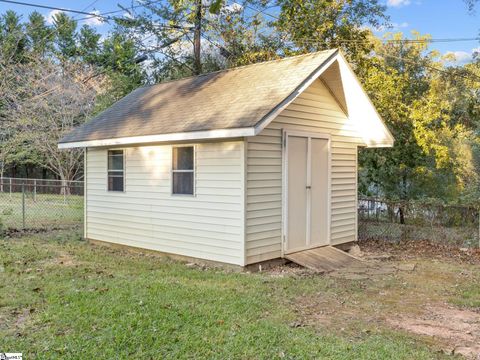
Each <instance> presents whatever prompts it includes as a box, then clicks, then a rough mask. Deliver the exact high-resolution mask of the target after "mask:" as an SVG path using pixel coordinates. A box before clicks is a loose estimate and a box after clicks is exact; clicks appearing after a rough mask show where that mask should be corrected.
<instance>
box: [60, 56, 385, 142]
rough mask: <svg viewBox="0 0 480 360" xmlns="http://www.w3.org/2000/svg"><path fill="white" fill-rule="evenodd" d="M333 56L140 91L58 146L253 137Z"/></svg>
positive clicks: (252, 67)
mask: <svg viewBox="0 0 480 360" xmlns="http://www.w3.org/2000/svg"><path fill="white" fill-rule="evenodd" d="M337 55H338V50H327V51H320V52H316V53H311V54H306V55H300V56H294V57H290V58H285V59H281V60H273V61H267V62H263V63H258V64H253V65H247V66H242V67H238V68H234V69H228V70H223V71H217V72H213V73H209V74H204V75H200V76H195V77H189V78H185V79H181V80H176V81H169V82H165V83H160V84H157V85H152V86H146V87H141V88H138V89H136V90H134V91H133V92H131V93H130V94H128V95H127V96H125V97H124V98H122V99H121V100H120V101H118V102H117V103H115V104H114V105H113V106H111V107H110V108H108V109H107V110H105V111H103V112H102V113H101V114H99V115H98V116H96V117H95V118H93V119H92V120H91V121H89V122H87V123H86V124H84V125H83V126H80V127H79V128H77V129H75V130H74V131H72V132H71V133H69V134H68V135H66V136H65V137H64V138H63V139H61V140H60V144H59V146H60V147H62V148H69V147H79V146H82V147H83V146H104V145H112V144H126V143H130V144H133V143H147V142H155V141H157V142H158V141H166V140H169V141H173V140H183V139H192V138H197V139H198V138H216V137H235V136H251V135H256V133H257V132H256V129H257V128H258V127H259V125H260V124H262V123H264V122H265V121H266V119H268V118H269V117H271V115H272V114H274V113H275V112H276V110H278V109H279V108H280V107H282V104H285V102H286V101H287V100H288V99H289V98H292V100H293V98H294V97H295V96H296V95H295V94H297V95H298V94H299V93H300V92H301V88H302V87H303V86H304V85H305V83H306V82H307V81H309V80H312V79H313V80H314V78H316V77H315V76H318V74H319V69H321V68H322V67H323V66H324V65H326V64H328V63H331V61H332V60H333V59H335V57H337ZM316 74H317V75H316ZM387 131H388V130H387ZM185 134H189V135H188V136H185ZM193 134H195V136H192V135H193ZM126 139H128V140H126ZM107 140H108V141H107Z"/></svg>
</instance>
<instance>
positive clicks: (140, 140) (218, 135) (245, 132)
mask: <svg viewBox="0 0 480 360" xmlns="http://www.w3.org/2000/svg"><path fill="white" fill-rule="evenodd" d="M254 135H255V129H254V128H253V127H247V128H238V129H217V130H207V131H191V132H182V133H173V134H161V135H145V136H131V137H123V138H116V139H102V140H87V141H77V142H66V143H59V144H58V148H59V149H73V148H87V147H102V146H119V145H133V144H151V143H160V142H172V141H186V140H209V139H211V140H213V139H224V138H237V137H245V136H254Z"/></svg>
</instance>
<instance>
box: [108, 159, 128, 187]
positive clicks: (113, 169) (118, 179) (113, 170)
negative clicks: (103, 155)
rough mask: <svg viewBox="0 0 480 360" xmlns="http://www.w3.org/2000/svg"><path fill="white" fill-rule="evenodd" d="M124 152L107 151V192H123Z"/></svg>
mask: <svg viewBox="0 0 480 360" xmlns="http://www.w3.org/2000/svg"><path fill="white" fill-rule="evenodd" d="M124 155H125V152H124V150H108V191H124V189H125V169H124V166H125V161H124Z"/></svg>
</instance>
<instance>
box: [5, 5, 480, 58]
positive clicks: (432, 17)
mask: <svg viewBox="0 0 480 360" xmlns="http://www.w3.org/2000/svg"><path fill="white" fill-rule="evenodd" d="M19 1H23V2H31V3H34V4H44V5H49V6H54V7H62V8H69V9H75V10H85V11H88V12H92V11H97V12H100V13H104V12H108V11H114V10H119V9H120V8H119V7H118V5H117V4H119V3H120V4H122V5H125V6H127V7H128V6H129V5H131V3H132V1H133V2H134V3H136V0H96V1H95V0H75V1H71V0H69V1H65V0H64V1H61V0H19ZM232 1H233V0H229V1H228V2H229V3H231V2H232ZM381 1H383V4H385V5H386V6H387V14H388V15H389V17H390V22H391V24H392V26H393V28H392V29H390V30H389V31H394V32H398V31H401V32H403V33H405V34H406V35H408V37H411V35H410V34H411V31H412V30H417V31H419V32H420V33H421V34H430V35H431V36H432V37H433V38H434V39H445V38H478V37H479V36H480V2H479V4H478V9H477V12H476V13H474V14H470V13H469V12H468V10H467V7H466V5H465V3H464V1H463V0H381ZM7 9H12V10H15V11H16V12H18V13H20V14H23V15H24V16H25V17H26V16H28V14H29V13H30V12H32V11H33V10H34V8H32V7H26V6H22V5H14V4H6V3H1V2H0V13H3V12H5V11H6V10H7ZM37 10H38V11H39V12H40V13H42V14H44V16H45V18H46V19H47V20H48V21H51V18H52V14H53V13H52V10H48V9H37ZM271 11H272V12H274V10H271ZM53 12H55V10H53ZM120 14H121V13H120ZM72 15H73V16H74V17H76V18H78V19H80V18H82V17H84V16H83V15H75V14H72ZM87 22H88V23H89V25H92V26H94V27H96V28H97V31H99V32H100V33H106V32H108V30H109V24H106V23H102V22H101V21H98V20H97V19H90V20H87ZM384 32H385V30H382V31H377V35H379V36H381V35H383V33H384ZM433 48H434V49H437V50H439V51H440V52H441V53H442V54H446V53H454V54H455V55H456V58H457V61H458V62H459V63H466V62H468V61H470V60H471V57H472V52H473V51H475V49H479V48H480V42H479V41H478V40H475V41H462V42H445V43H435V44H432V49H433Z"/></svg>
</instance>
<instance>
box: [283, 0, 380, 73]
mask: <svg viewBox="0 0 480 360" xmlns="http://www.w3.org/2000/svg"><path fill="white" fill-rule="evenodd" d="M278 3H279V5H280V7H281V10H280V16H279V19H278V21H276V23H275V25H276V27H277V29H278V30H280V31H281V32H283V33H284V34H285V38H286V39H287V40H288V41H289V42H291V45H290V50H291V51H292V52H294V53H308V52H312V51H319V50H325V49H333V48H340V49H342V50H344V52H345V54H346V55H347V57H348V58H349V60H350V61H353V62H354V63H355V64H358V63H359V62H360V61H361V60H362V59H363V58H365V57H366V56H367V55H369V54H370V52H371V51H372V50H373V47H374V45H373V42H371V41H370V38H371V30H370V29H371V28H379V27H380V26H384V25H386V24H387V22H388V17H387V16H386V15H385V10H386V7H385V6H384V5H381V4H380V3H379V1H378V0H300V1H299V0H279V1H278Z"/></svg>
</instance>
